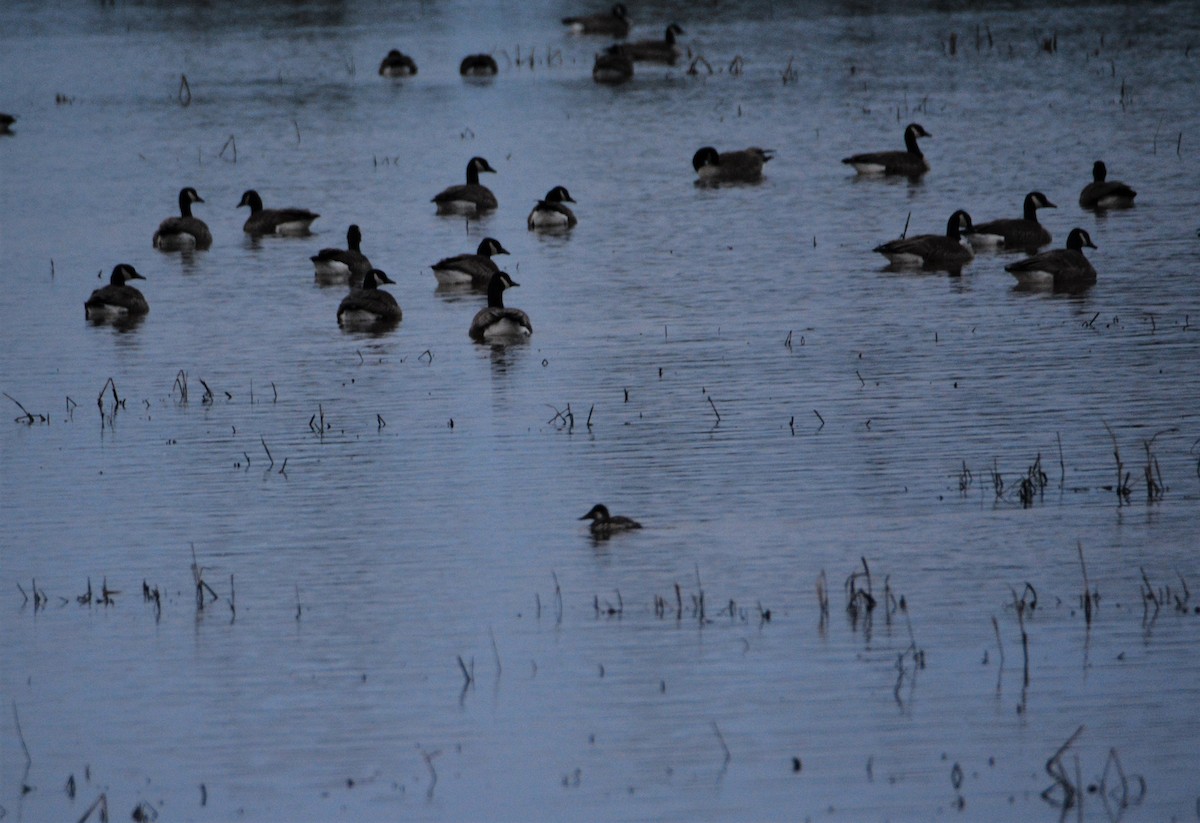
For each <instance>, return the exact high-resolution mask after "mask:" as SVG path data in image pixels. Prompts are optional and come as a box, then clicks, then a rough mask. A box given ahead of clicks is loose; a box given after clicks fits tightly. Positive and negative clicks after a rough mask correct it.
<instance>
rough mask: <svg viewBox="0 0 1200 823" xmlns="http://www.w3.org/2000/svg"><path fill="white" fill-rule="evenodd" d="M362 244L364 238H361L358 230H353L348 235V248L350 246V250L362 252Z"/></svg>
mask: <svg viewBox="0 0 1200 823" xmlns="http://www.w3.org/2000/svg"><path fill="white" fill-rule="evenodd" d="M361 245H362V240H361V238H359V236H358V232H353V231H352V232H349V233H348V234H347V235H346V248H348V249H349V250H350V251H353V252H358V253H360V254H361V253H362V249H361V248H360V246H361Z"/></svg>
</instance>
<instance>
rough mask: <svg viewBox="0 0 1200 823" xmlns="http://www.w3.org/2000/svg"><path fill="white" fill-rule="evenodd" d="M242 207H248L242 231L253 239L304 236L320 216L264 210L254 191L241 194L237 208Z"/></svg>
mask: <svg viewBox="0 0 1200 823" xmlns="http://www.w3.org/2000/svg"><path fill="white" fill-rule="evenodd" d="M242 206H249V207H250V216H249V217H247V218H246V222H245V223H244V224H243V225H242V230H243V231H245V232H246V234H249V235H253V236H255V237H259V236H262V235H264V234H280V235H291V236H302V235H306V234H309V233H310V232H309V226H311V225H312V222H313V221H314V220H316V219H317V218H318V217H320V216H321V215H319V214H315V213H313V212H311V211H309V210H308V209H264V208H263V201H262V198H261V197H259V196H258V192H256V191H255V190H254V189H249V190H248V191H246V192H245V193H244V194H242V199H241V202H239V203H238V208H239V209H240V208H241V207H242Z"/></svg>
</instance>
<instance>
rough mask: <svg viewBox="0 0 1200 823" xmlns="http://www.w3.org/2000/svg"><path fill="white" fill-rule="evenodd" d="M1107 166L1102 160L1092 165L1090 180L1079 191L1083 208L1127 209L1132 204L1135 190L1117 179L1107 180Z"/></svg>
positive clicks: (1135, 194)
mask: <svg viewBox="0 0 1200 823" xmlns="http://www.w3.org/2000/svg"><path fill="white" fill-rule="evenodd" d="M1107 178H1108V167H1107V166H1105V165H1104V161H1103V160H1097V161H1096V162H1095V163H1094V164H1093V165H1092V182H1090V183H1088V184H1087V185H1086V186H1084V187H1083V191H1081V192H1080V193H1079V205H1080V206H1082V207H1083V208H1085V209H1093V210H1103V209H1127V208H1129V207H1130V206H1132V205H1133V198H1135V197H1137V192H1136V191H1134V190H1133V189H1131V188H1129V186H1127V185H1125V184H1124V183H1122V182H1120V181H1119V180H1109V179H1107Z"/></svg>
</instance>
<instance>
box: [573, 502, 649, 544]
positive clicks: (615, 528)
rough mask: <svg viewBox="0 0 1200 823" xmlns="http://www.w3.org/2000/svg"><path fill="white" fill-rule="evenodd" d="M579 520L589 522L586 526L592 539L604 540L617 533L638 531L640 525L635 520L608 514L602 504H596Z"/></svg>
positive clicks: (606, 508)
mask: <svg viewBox="0 0 1200 823" xmlns="http://www.w3.org/2000/svg"><path fill="white" fill-rule="evenodd" d="M579 519H580V520H591V521H592V522H591V525H589V526H588V529H589V531H591V533H592V537H596V538H601V539H603V538H606V537H611V536H612V535H614V534H617V533H619V532H627V531H633V530H634V529H640V528H641V527H642V524H641V523H639V522H637V521H636V520H634V519H632V518H629V517H625V516H623V515H620V514H617V515H613V514H609V512H608V507H607V506H605V505H604V504H603V503H597V504H596V505H594V506H592V508H591V509H590V510H589V511H588V513H587V514H585V515H584V516H583V517H581V518H579Z"/></svg>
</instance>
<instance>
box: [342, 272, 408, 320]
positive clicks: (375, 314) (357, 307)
mask: <svg viewBox="0 0 1200 823" xmlns="http://www.w3.org/2000/svg"><path fill="white" fill-rule="evenodd" d="M395 282H396V281H395V280H392V279H391V278H389V277H388V276H387V275H386V274H384V273H383V272H382V271H380V270H379V269H371V270H370V271H368V272H367V273H366V274H365V275H364V276H363V284H362V288H361V289H354V290H353V291H351V292H350V293H349V294H347V295H346V296H345V297H343V298H342V302H341V305H339V306H338V311H337V318H338V325H339V326H355V325H377V324H381V323H398V322H400V319H401V318H402V317H403V314H402V312H401V311H400V304H399V303H397V302H396V298H395V297H392V295H390V294H388V293H387V292H385V291H383V290H381V289H380V288H379V285H380V284H381V283H395Z"/></svg>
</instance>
